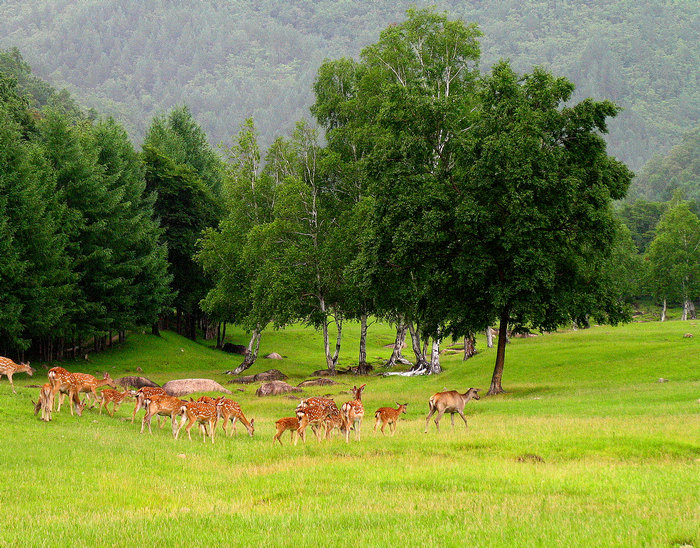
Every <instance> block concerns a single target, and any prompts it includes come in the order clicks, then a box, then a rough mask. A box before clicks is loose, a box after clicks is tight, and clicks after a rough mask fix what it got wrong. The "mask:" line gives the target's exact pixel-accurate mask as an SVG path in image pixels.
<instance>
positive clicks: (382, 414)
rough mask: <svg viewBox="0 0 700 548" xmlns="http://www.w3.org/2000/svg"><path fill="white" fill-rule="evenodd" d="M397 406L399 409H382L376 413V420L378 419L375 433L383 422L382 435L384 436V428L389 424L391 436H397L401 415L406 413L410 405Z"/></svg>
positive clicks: (375, 424)
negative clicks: (397, 426)
mask: <svg viewBox="0 0 700 548" xmlns="http://www.w3.org/2000/svg"><path fill="white" fill-rule="evenodd" d="M396 405H398V406H399V408H398V409H394V408H392V407H380V408H379V409H377V410H376V411H375V412H374V418H375V419H376V422H375V423H374V431H375V432H376V431H377V426H379V423H380V422H381V423H382V428H381V430H382V434H384V427H385V426H386V425H387V424H388V425H389V431H390V432H391V435H392V436H393V435H394V434H396V424H397V423H398V422H399V415H400V414H401V413H405V412H406V406H408V404H407V403H398V402H396Z"/></svg>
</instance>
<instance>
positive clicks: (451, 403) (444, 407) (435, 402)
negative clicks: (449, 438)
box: [425, 388, 479, 433]
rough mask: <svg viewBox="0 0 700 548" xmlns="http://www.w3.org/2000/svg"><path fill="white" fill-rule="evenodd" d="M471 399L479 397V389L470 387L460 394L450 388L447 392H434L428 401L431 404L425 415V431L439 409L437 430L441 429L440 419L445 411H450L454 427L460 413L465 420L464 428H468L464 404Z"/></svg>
mask: <svg viewBox="0 0 700 548" xmlns="http://www.w3.org/2000/svg"><path fill="white" fill-rule="evenodd" d="M471 399H475V400H478V399H479V389H478V388H470V389H469V390H467V391H466V392H465V393H464V394H460V393H459V392H457V391H456V390H449V391H447V392H438V393H437V394H433V396H432V397H431V398H430V401H429V402H428V405H429V406H430V413H428V416H427V417H425V431H426V433H427V432H428V423H429V421H430V417H432V416H433V415H434V414H435V412H436V411H437V417H435V427H436V428H437V431H438V432H439V431H440V419H441V418H442V415H443V414H444V413H449V414H450V415H451V418H452V428H454V426H455V413H459V416H460V417H462V420H463V421H464V428H467V429H468V426H467V419H466V417H465V416H464V406H465V405H466V404H467V402H468V401H469V400H471Z"/></svg>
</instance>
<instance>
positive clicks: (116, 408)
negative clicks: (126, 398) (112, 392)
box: [110, 402, 120, 417]
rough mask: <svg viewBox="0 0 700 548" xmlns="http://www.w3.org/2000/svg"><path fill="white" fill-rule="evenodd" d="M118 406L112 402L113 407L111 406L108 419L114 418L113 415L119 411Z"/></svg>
mask: <svg viewBox="0 0 700 548" xmlns="http://www.w3.org/2000/svg"><path fill="white" fill-rule="evenodd" d="M119 405H120V404H118V403H117V402H114V405H113V406H112V413H111V415H110V417H113V416H114V414H115V413H116V412H117V410H118V409H119Z"/></svg>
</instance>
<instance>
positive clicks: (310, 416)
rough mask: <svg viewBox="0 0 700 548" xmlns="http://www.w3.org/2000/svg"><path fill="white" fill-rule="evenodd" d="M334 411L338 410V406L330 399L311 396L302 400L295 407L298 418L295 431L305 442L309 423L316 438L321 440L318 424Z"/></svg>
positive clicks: (321, 423)
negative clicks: (297, 426)
mask: <svg viewBox="0 0 700 548" xmlns="http://www.w3.org/2000/svg"><path fill="white" fill-rule="evenodd" d="M335 411H338V406H337V405H336V403H335V402H334V401H333V400H331V399H328V398H321V397H313V398H307V399H305V400H302V401H301V402H300V403H299V405H297V408H296V416H297V419H299V428H298V429H297V433H298V434H299V437H301V440H302V441H303V442H304V443H306V428H307V426H309V425H311V429H312V430H313V431H314V433H315V434H316V439H318V441H321V435H320V426H321V425H323V424H324V423H325V421H326V419H327V418H328V416H329V415H331V414H332V415H335Z"/></svg>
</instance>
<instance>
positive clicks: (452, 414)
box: [450, 413, 455, 430]
mask: <svg viewBox="0 0 700 548" xmlns="http://www.w3.org/2000/svg"><path fill="white" fill-rule="evenodd" d="M450 418H451V419H452V430H454V429H455V414H454V413H450Z"/></svg>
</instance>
